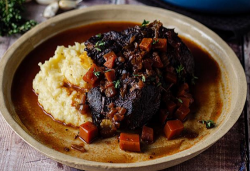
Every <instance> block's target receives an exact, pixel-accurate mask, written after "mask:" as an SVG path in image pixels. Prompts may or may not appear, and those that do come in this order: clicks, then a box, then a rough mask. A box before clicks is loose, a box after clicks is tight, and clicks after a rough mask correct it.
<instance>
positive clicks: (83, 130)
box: [79, 121, 98, 144]
mask: <svg viewBox="0 0 250 171" xmlns="http://www.w3.org/2000/svg"><path fill="white" fill-rule="evenodd" d="M97 135H98V128H97V127H96V126H95V125H94V124H93V123H92V122H89V121H88V122H85V123H84V124H82V125H80V131H79V136H80V137H81V138H82V139H83V140H84V141H85V142H86V143H88V144H90V143H91V142H92V141H93V140H94V139H95V138H96V137H97Z"/></svg>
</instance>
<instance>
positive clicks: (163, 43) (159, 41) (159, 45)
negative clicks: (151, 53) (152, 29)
mask: <svg viewBox="0 0 250 171" xmlns="http://www.w3.org/2000/svg"><path fill="white" fill-rule="evenodd" d="M153 42H155V43H154V44H153V49H157V50H160V51H164V52H166V51H167V39H163V38H154V39H153Z"/></svg>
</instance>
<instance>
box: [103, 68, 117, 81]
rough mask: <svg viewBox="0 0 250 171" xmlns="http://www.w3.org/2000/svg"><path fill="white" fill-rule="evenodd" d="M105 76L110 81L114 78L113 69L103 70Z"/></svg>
mask: <svg viewBox="0 0 250 171" xmlns="http://www.w3.org/2000/svg"><path fill="white" fill-rule="evenodd" d="M105 77H106V78H107V80H108V81H110V82H112V81H114V80H115V70H113V69H112V70H110V71H107V72H105Z"/></svg>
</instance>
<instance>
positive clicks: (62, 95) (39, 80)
mask: <svg viewBox="0 0 250 171" xmlns="http://www.w3.org/2000/svg"><path fill="white" fill-rule="evenodd" d="M84 48H85V45H84V44H83V43H82V44H80V43H75V45H74V46H69V47H67V48H66V47H64V46H58V47H57V49H56V51H55V54H54V56H53V57H51V58H50V59H49V60H48V61H45V63H44V64H42V63H39V64H38V65H39V66H40V69H41V70H40V72H39V73H38V74H37V75H36V77H35V79H34V80H33V89H34V91H35V93H36V94H37V95H38V102H39V103H40V105H41V106H42V107H43V109H44V110H45V111H46V112H47V113H49V114H51V115H52V116H53V117H54V119H55V120H58V121H61V122H63V123H65V124H70V125H73V126H79V125H81V124H82V123H84V122H86V121H91V117H89V116H87V115H85V114H81V113H80V112H79V111H78V110H77V109H76V108H75V106H73V105H72V104H73V102H74V103H75V102H80V99H79V98H80V96H79V92H78V91H77V89H73V90H70V91H69V90H68V88H67V87H65V86H64V84H65V83H68V84H71V85H73V86H75V87H78V88H81V89H84V88H87V86H88V85H87V83H86V82H84V81H83V79H82V78H83V76H84V75H85V73H86V72H87V71H88V69H89V68H90V66H91V65H92V60H91V58H89V57H88V56H87V53H86V52H85V51H84Z"/></svg>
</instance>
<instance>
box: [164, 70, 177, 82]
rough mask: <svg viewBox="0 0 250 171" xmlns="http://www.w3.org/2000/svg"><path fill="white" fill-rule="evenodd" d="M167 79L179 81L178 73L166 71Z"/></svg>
mask: <svg viewBox="0 0 250 171" xmlns="http://www.w3.org/2000/svg"><path fill="white" fill-rule="evenodd" d="M165 79H166V81H168V82H171V83H176V82H177V77H176V75H175V74H174V73H171V72H167V73H166V75H165Z"/></svg>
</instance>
